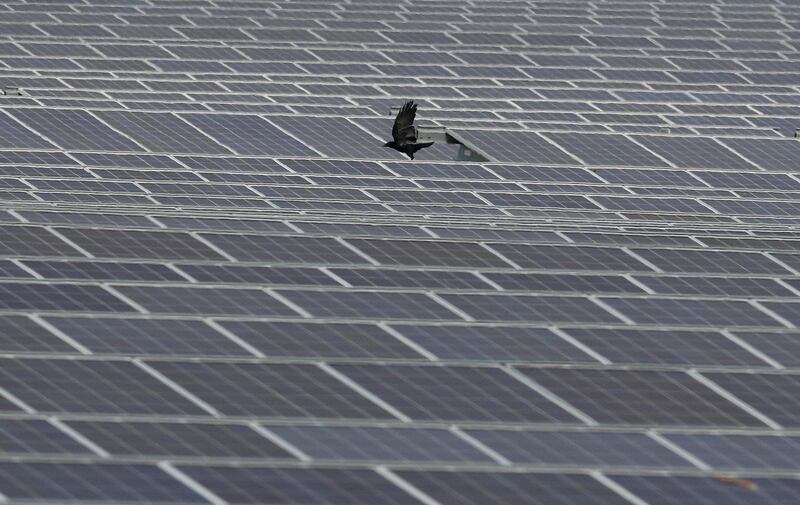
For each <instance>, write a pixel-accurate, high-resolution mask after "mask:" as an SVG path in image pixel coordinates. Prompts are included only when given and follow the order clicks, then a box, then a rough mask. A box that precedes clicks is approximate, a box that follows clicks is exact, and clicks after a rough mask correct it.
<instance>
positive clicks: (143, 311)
mask: <svg viewBox="0 0 800 505" xmlns="http://www.w3.org/2000/svg"><path fill="white" fill-rule="evenodd" d="M99 286H100V287H101V288H102V289H104V290H105V291H107V292H108V293H110V294H111V295H113V296H115V297H117V298H118V299H119V300H121V301H123V302H125V303H127V304H128V305H130V306H131V308H132V309H134V310H135V311H136V312H139V313H141V314H149V313H150V311H149V310H147V309H146V308H144V307H143V306H142V305H140V304H139V303H137V302H135V301H133V300H132V299H130V298H129V297H127V296H125V295H123V294H122V293H120V292H119V291H117V290H116V289H114V288H113V287H112V286H109V285H108V284H99Z"/></svg>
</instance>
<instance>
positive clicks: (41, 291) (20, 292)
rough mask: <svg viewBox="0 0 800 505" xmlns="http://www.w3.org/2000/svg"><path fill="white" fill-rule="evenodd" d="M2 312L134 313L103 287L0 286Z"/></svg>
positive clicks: (67, 285) (79, 285)
mask: <svg viewBox="0 0 800 505" xmlns="http://www.w3.org/2000/svg"><path fill="white" fill-rule="evenodd" d="M0 309H5V310H51V311H75V312H134V309H133V307H131V306H130V305H128V304H127V303H125V302H124V301H122V300H120V299H119V298H117V297H116V296H114V295H113V294H111V293H110V292H108V291H106V290H104V289H103V288H101V287H100V286H89V285H83V284H23V283H19V282H17V283H12V282H4V283H0Z"/></svg>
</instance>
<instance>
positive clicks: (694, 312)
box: [603, 298, 783, 327]
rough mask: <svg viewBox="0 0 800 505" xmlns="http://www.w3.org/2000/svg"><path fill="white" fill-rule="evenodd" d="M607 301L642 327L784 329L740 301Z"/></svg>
mask: <svg viewBox="0 0 800 505" xmlns="http://www.w3.org/2000/svg"><path fill="white" fill-rule="evenodd" d="M603 301H604V302H605V303H607V304H608V305H610V306H611V307H613V308H614V309H616V310H618V311H619V312H621V313H622V314H624V315H625V316H627V317H629V318H630V319H632V320H633V321H634V322H636V323H641V324H670V325H699V326H712V327H719V326H778V327H783V325H782V324H780V323H779V322H778V321H776V320H775V319H773V318H772V317H770V316H768V315H767V314H765V313H764V312H761V311H760V310H758V309H756V308H755V307H753V306H752V305H750V304H748V303H747V302H744V301H740V300H691V299H688V298H603Z"/></svg>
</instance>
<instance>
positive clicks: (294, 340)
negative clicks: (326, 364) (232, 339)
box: [219, 321, 420, 359]
mask: <svg viewBox="0 0 800 505" xmlns="http://www.w3.org/2000/svg"><path fill="white" fill-rule="evenodd" d="M219 324H220V325H221V326H222V327H224V328H226V329H227V330H229V331H231V332H232V333H233V334H235V335H237V336H238V337H240V338H241V339H242V340H244V341H245V342H247V343H248V344H250V345H252V346H253V347H255V348H256V349H258V350H259V351H261V352H263V353H264V354H266V355H268V356H286V357H314V358H376V359H403V358H406V359H416V358H419V357H420V355H419V353H417V352H416V351H414V350H413V349H412V348H411V347H409V346H407V345H405V344H404V343H402V342H400V341H399V340H397V339H396V338H395V337H393V336H391V335H390V334H389V333H387V332H386V331H384V330H383V329H381V328H380V327H378V326H376V325H372V324H349V323H305V322H296V323H295V322H291V323H289V322H266V321H219Z"/></svg>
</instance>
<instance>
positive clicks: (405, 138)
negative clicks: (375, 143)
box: [383, 100, 433, 160]
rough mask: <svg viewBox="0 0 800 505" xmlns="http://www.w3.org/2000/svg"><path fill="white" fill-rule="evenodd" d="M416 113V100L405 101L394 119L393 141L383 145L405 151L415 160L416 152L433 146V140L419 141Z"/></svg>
mask: <svg viewBox="0 0 800 505" xmlns="http://www.w3.org/2000/svg"><path fill="white" fill-rule="evenodd" d="M416 115H417V104H415V103H414V100H409V101H407V102H406V103H404V104H403V106H402V107H400V112H398V113H397V117H396V118H395V119H394V126H392V141H391V142H387V143H385V144H383V147H391V148H392V149H394V150H396V151H400V152H401V153H405V154H407V155H408V157H409V158H411V159H412V160H413V159H414V153H415V152H417V151H419V150H420V149H422V148H425V147H430V146H432V145H433V142H421V143H417V127H416V126H414V117H415V116H416Z"/></svg>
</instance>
